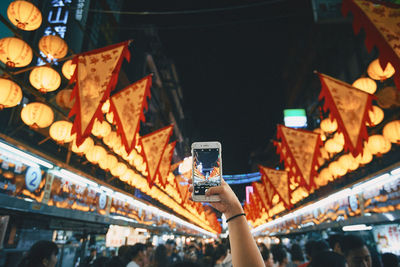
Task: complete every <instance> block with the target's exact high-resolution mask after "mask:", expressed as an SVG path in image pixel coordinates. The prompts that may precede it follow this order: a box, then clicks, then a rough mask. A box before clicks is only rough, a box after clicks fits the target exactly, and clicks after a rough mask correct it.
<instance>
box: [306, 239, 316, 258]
mask: <svg viewBox="0 0 400 267" xmlns="http://www.w3.org/2000/svg"><path fill="white" fill-rule="evenodd" d="M316 242H317V241H315V240H308V241H307V242H306V244H305V246H304V248H305V251H306V257H307V259H308V260H311V257H312V252H313V248H314V244H315V243H316Z"/></svg>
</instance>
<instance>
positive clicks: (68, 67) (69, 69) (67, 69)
mask: <svg viewBox="0 0 400 267" xmlns="http://www.w3.org/2000/svg"><path fill="white" fill-rule="evenodd" d="M75 69H76V64H72V59H70V60H67V61H65V62H64V64H63V66H62V69H61V72H62V74H63V75H64V77H65V78H67V79H68V80H70V79H71V78H72V75H74V72H75Z"/></svg>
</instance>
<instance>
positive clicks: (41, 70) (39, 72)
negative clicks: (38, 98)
mask: <svg viewBox="0 0 400 267" xmlns="http://www.w3.org/2000/svg"><path fill="white" fill-rule="evenodd" d="M29 81H30V82H31V84H32V86H33V87H35V88H36V89H38V90H39V91H40V92H42V93H46V92H51V91H54V90H57V89H58V87H60V84H61V77H60V74H58V72H57V71H55V70H53V69H52V68H50V67H47V66H40V67H35V68H34V69H33V70H32V71H31V74H30V75H29Z"/></svg>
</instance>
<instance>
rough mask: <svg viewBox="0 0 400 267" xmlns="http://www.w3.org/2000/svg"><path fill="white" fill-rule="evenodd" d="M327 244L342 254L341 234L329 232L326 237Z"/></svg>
mask: <svg viewBox="0 0 400 267" xmlns="http://www.w3.org/2000/svg"><path fill="white" fill-rule="evenodd" d="M328 242H329V246H330V247H331V249H332V250H333V251H334V252H336V253H339V254H341V255H343V251H342V243H343V235H342V234H331V235H330V236H329V238H328Z"/></svg>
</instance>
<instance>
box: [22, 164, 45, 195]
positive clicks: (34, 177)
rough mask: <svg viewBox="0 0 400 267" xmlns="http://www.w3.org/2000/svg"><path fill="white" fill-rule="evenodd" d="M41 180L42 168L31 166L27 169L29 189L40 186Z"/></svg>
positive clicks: (26, 180)
mask: <svg viewBox="0 0 400 267" xmlns="http://www.w3.org/2000/svg"><path fill="white" fill-rule="evenodd" d="M41 181H42V171H41V170H40V168H36V167H29V168H28V169H27V170H26V174H25V186H26V188H27V189H28V190H29V191H31V192H33V191H35V190H36V189H37V188H38V187H39V185H40V182H41Z"/></svg>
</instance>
